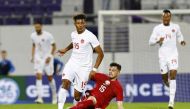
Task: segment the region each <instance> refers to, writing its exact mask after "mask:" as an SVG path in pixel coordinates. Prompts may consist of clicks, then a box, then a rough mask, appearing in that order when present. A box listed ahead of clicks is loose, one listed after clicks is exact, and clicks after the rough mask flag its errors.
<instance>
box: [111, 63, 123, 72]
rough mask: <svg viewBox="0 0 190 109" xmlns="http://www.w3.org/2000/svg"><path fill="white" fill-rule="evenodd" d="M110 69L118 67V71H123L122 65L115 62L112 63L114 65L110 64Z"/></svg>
mask: <svg viewBox="0 0 190 109" xmlns="http://www.w3.org/2000/svg"><path fill="white" fill-rule="evenodd" d="M110 67H117V69H118V70H119V71H120V70H121V65H120V64H118V63H115V62H112V63H111V64H110Z"/></svg>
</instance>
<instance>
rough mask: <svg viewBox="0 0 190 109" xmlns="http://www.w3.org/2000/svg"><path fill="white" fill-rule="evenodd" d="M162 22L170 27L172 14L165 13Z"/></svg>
mask: <svg viewBox="0 0 190 109" xmlns="http://www.w3.org/2000/svg"><path fill="white" fill-rule="evenodd" d="M162 20H163V24H164V25H169V24H170V20H171V13H163V15H162Z"/></svg>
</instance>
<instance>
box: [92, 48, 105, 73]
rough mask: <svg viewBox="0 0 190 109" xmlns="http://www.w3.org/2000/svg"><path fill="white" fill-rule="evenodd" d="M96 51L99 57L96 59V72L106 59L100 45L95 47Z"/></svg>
mask: <svg viewBox="0 0 190 109" xmlns="http://www.w3.org/2000/svg"><path fill="white" fill-rule="evenodd" d="M94 50H95V52H96V53H97V54H98V57H97V58H96V62H95V65H94V70H95V71H96V69H97V68H98V67H99V65H100V63H101V62H102V60H103V58H104V53H103V51H102V48H101V47H100V45H98V46H97V47H95V48H94Z"/></svg>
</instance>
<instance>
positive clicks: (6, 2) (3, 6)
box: [0, 0, 62, 25]
mask: <svg viewBox="0 0 190 109" xmlns="http://www.w3.org/2000/svg"><path fill="white" fill-rule="evenodd" d="M61 2H62V0H0V17H1V19H0V25H26V24H31V23H32V22H31V20H30V18H29V16H31V15H32V16H33V21H35V20H36V19H38V20H41V21H43V23H44V24H52V18H51V16H52V15H53V13H54V12H58V11H61Z"/></svg>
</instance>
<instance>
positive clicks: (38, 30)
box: [34, 24, 42, 34]
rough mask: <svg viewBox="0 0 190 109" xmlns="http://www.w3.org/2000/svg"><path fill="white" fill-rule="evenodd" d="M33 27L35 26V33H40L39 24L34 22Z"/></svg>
mask: <svg viewBox="0 0 190 109" xmlns="http://www.w3.org/2000/svg"><path fill="white" fill-rule="evenodd" d="M34 28H35V30H36V33H37V34H41V32H42V25H41V24H34Z"/></svg>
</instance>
